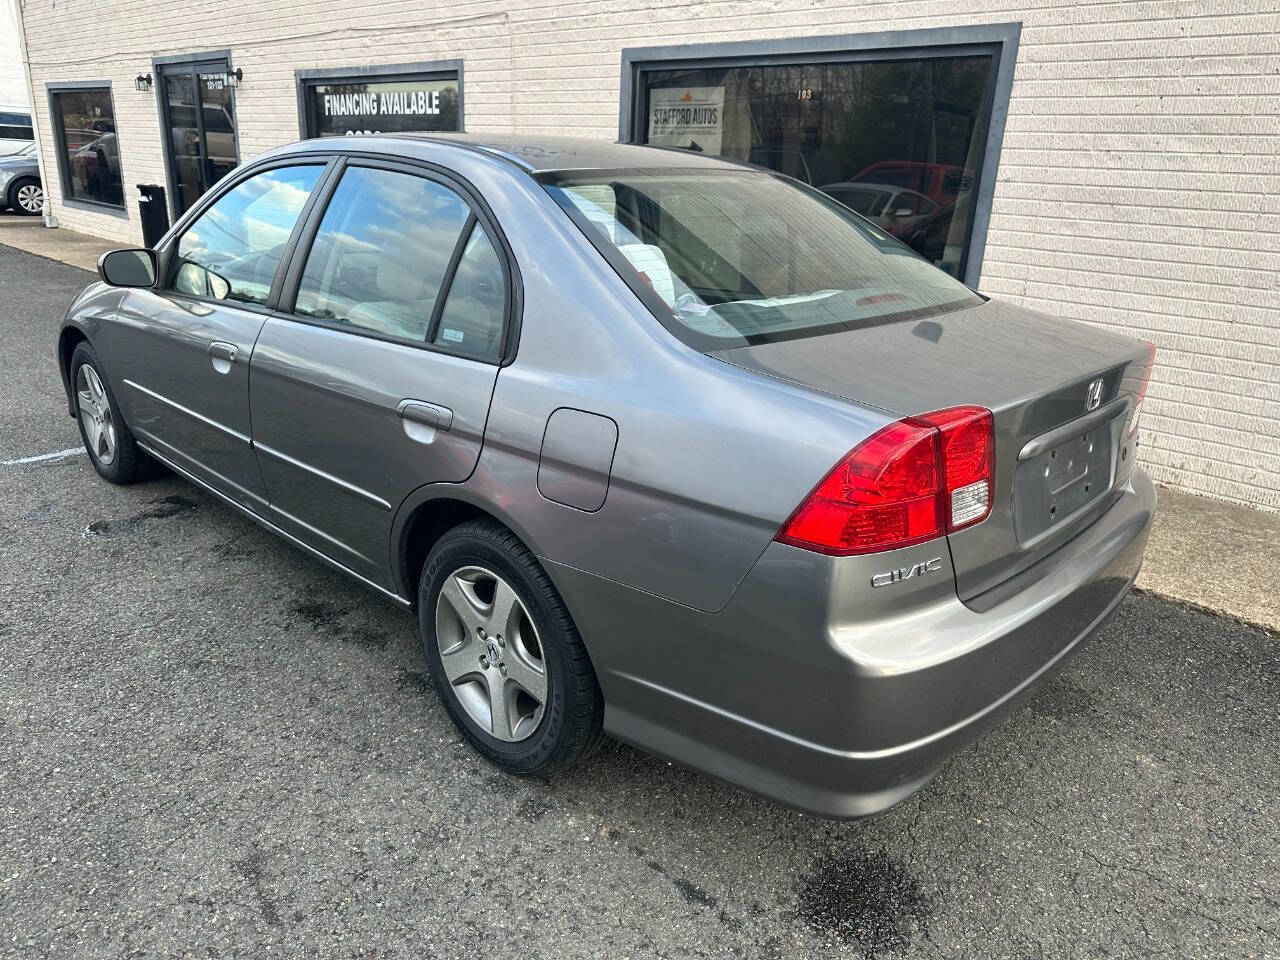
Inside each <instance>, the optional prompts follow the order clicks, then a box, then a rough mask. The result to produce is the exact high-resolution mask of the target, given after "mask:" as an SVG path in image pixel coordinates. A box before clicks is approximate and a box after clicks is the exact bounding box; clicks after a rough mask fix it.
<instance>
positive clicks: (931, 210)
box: [641, 55, 992, 276]
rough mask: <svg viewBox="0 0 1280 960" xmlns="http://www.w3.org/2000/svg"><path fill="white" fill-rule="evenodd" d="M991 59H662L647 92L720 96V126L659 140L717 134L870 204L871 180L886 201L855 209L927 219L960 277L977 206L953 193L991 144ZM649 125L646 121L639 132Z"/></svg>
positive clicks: (746, 153) (749, 156)
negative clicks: (664, 64)
mask: <svg viewBox="0 0 1280 960" xmlns="http://www.w3.org/2000/svg"><path fill="white" fill-rule="evenodd" d="M991 67H992V58H991V57H990V56H987V55H980V56H963V57H960V56H955V57H930V58H921V59H895V60H882V61H874V62H873V61H866V62H847V63H820V64H802V63H797V64H782V65H774V64H769V65H753V66H728V67H706V68H696V69H680V70H660V69H659V70H652V71H646V72H645V74H644V85H645V88H646V91H647V92H648V95H649V96H650V98H653V96H654V92H655V91H663V93H662V94H661V99H662V102H663V103H670V102H678V98H679V94H678V89H677V88H693V89H698V90H700V91H701V95H702V96H706V95H707V92H708V91H715V92H716V93H717V94H718V95H722V97H723V110H722V113H721V116H720V118H719V127H718V129H717V130H716V134H717V136H715V137H711V136H705V135H704V136H703V137H702V139H701V143H699V142H698V141H697V139H696V138H695V137H694V136H690V137H688V138H687V140H688V142H686V143H683V144H680V143H672V141H671V140H670V139H668V138H664V139H663V140H662V141H661V142H663V143H666V144H668V145H678V146H686V147H690V146H693V148H694V149H699V148H701V149H706V144H713V145H714V144H717V143H718V144H719V149H718V153H719V154H720V155H721V156H725V157H728V158H731V159H736V160H744V161H748V162H751V163H756V164H760V165H762V166H767V167H770V168H772V169H775V170H778V171H779V172H781V173H783V174H786V175H787V176H791V177H795V178H796V179H798V180H801V181H804V182H806V183H809V184H812V185H813V186H816V187H819V188H820V189H823V190H825V191H827V192H828V193H829V194H831V195H832V196H833V197H835V198H837V199H841V200H842V202H843V200H844V199H846V198H847V199H851V200H852V199H855V198H857V199H858V200H859V202H866V203H868V204H869V203H871V202H872V201H871V200H869V199H867V198H866V191H865V190H862V191H858V190H857V189H854V188H855V187H856V186H857V185H863V186H865V187H869V188H872V189H873V190H874V191H875V192H876V193H877V194H879V195H880V198H879V202H880V205H879V207H877V208H876V209H875V210H874V212H873V213H870V214H867V212H866V210H860V212H863V213H864V214H866V215H868V216H869V218H870V219H872V220H874V221H875V222H876V223H877V224H878V225H880V226H881V227H883V228H884V229H886V230H887V231H888V232H890V233H892V234H894V235H896V236H898V237H900V238H902V239H904V240H906V242H911V241H910V240H908V239H907V238H909V237H914V236H916V235H917V234H918V233H919V229H918V228H919V227H920V225H921V223H922V222H923V221H924V220H926V219H930V220H931V221H932V222H931V224H930V231H931V232H930V236H932V237H934V238H935V241H936V238H937V237H938V236H939V234H940V232H941V233H944V234H945V235H946V238H947V239H946V242H943V243H937V242H931V243H930V244H929V250H930V251H932V252H931V253H929V254H927V255H929V256H930V257H931V259H934V262H935V263H937V264H938V265H939V266H941V267H943V269H945V270H947V271H948V272H949V273H952V274H953V275H955V276H960V275H962V269H963V260H964V256H965V254H966V249H965V244H966V238H967V236H968V228H969V219H970V205H969V204H968V203H967V202H965V203H963V204H961V203H957V202H956V201H957V199H958V198H960V197H961V196H963V195H965V194H967V193H968V192H969V191H971V190H972V189H973V187H974V185H975V182H976V174H977V171H978V169H979V167H980V164H981V157H982V154H983V151H984V149H985V146H986V126H987V119H988V118H987V116H986V104H987V100H988V88H989V84H990V82H991V80H992V77H991ZM645 114H646V116H645V123H646V124H647V123H648V121H649V111H648V110H647V109H646V111H645ZM647 133H648V127H647V125H646V126H645V127H643V128H642V136H641V139H642V140H644V139H647ZM695 144H696V146H695ZM711 152H716V151H714V150H713V151H711ZM854 206H855V209H857V208H858V205H857V204H856V203H855V205H854ZM940 224H941V226H940ZM918 252H921V253H924V252H925V251H924V249H923V248H922V247H921V248H918Z"/></svg>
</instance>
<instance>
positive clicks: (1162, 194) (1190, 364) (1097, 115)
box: [24, 0, 1280, 510]
mask: <svg viewBox="0 0 1280 960" xmlns="http://www.w3.org/2000/svg"><path fill="white" fill-rule="evenodd" d="M24 8H25V22H26V30H27V38H28V46H29V51H30V56H31V60H32V64H33V66H32V69H33V73H34V75H35V76H34V79H35V82H36V89H37V101H38V102H37V104H36V109H37V111H38V112H39V114H40V117H41V119H42V120H44V121H45V123H44V126H43V132H44V144H43V147H44V149H45V150H46V151H48V152H49V155H50V156H51V155H52V141H51V139H50V136H51V135H50V134H49V132H48V124H47V111H48V104H47V100H46V99H45V98H44V95H43V90H44V84H45V83H46V82H48V81H53V80H96V79H110V80H112V81H113V83H114V85H115V104H116V113H117V119H118V129H119V133H120V138H121V143H122V146H123V149H122V162H123V166H124V180H125V183H126V185H127V188H128V190H130V191H132V185H133V184H135V183H140V182H155V183H163V182H164V168H163V160H162V156H161V150H160V130H159V125H158V121H157V116H156V102H155V95H154V94H153V93H150V94H142V93H137V92H135V91H134V89H133V77H134V76H135V75H136V74H138V73H139V72H146V71H147V70H148V69H149V63H150V60H151V57H152V56H154V55H166V54H173V53H182V52H188V51H199V50H218V49H224V48H229V49H230V50H231V52H232V58H233V61H234V64H235V65H236V66H238V67H241V68H243V69H244V72H245V81H244V84H243V85H242V87H241V88H240V90H239V92H238V93H237V100H236V106H237V110H238V121H239V135H240V149H241V154H242V156H244V157H248V156H251V155H253V154H254V153H256V152H258V151H260V150H263V149H265V148H267V147H270V146H273V145H275V144H278V143H282V142H286V141H289V140H292V139H295V138H296V137H297V107H296V100H295V93H294V80H293V71H294V70H295V69H298V68H306V67H319V66H325V67H329V66H334V65H339V64H373V63H392V62H410V61H421V60H435V59H450V58H461V59H463V60H464V61H465V84H466V122H467V128H468V129H469V130H471V131H472V132H481V133H483V132H505V131H508V130H512V129H515V130H524V131H538V132H557V133H567V134H582V135H587V136H595V137H602V138H609V139H612V138H613V137H614V136H615V135H616V131H617V122H618V77H619V56H620V52H621V50H622V48H623V47H631V46H649V45H658V44H678V43H695V42H703V41H713V40H746V39H763V38H770V37H784V36H810V35H818V34H840V33H859V32H873V31H880V30H904V29H913V28H922V27H938V26H953V25H966V24H973V23H982V22H1007V21H1011V20H1020V21H1021V22H1022V23H1023V32H1022V41H1021V46H1020V49H1019V54H1018V63H1017V68H1016V73H1015V79H1014V86H1013V93H1012V97H1011V100H1010V104H1009V119H1008V126H1007V130H1006V134H1005V140H1004V146H1003V154H1002V157H1001V163H1000V170H999V178H998V183H997V187H996V194H995V198H994V202H993V207H992V215H991V226H990V233H989V236H988V241H987V248H986V255H985V263H984V268H983V278H982V284H981V286H982V289H983V291H984V292H985V293H988V294H991V295H993V296H998V297H1002V298H1005V299H1008V300H1012V301H1015V302H1018V303H1023V304H1026V305H1028V306H1032V307H1037V308H1040V309H1043V310H1046V311H1050V312H1053V313H1057V314H1059V315H1062V316H1066V317H1071V318H1075V319H1079V320H1083V321H1086V322H1089V323H1095V324H1099V325H1105V326H1108V327H1114V328H1119V329H1122V330H1124V331H1126V332H1129V333H1133V334H1135V335H1138V336H1142V337H1145V338H1148V339H1151V340H1154V341H1155V342H1156V343H1157V344H1158V346H1159V348H1160V353H1159V358H1158V363H1157V368H1156V374H1155V377H1154V380H1153V382H1152V385H1151V389H1150V392H1149V394H1148V397H1149V399H1148V402H1147V413H1146V417H1147V419H1146V424H1145V427H1146V429H1145V432H1144V435H1145V438H1146V445H1145V447H1144V449H1143V451H1142V459H1143V461H1144V462H1145V464H1146V466H1147V469H1148V470H1149V471H1150V472H1151V474H1152V475H1153V476H1154V477H1155V479H1157V480H1158V481H1160V482H1163V483H1166V484H1169V485H1171V486H1176V487H1180V488H1182V489H1185V490H1190V491H1193V492H1196V493H1201V494H1206V495H1209V496H1214V497H1220V498H1223V499H1227V500H1232V501H1236V502H1240V503H1247V504H1253V505H1256V506H1261V507H1263V508H1266V509H1270V510H1280V0H1130V2H1114V3H1076V2H1071V0H1021V2H1018V0H864V2H856V0H849V2H828V0H728V2H716V3H708V2H702V3H698V2H681V0H576V2H572V3H569V2H564V3H539V2H536V0H511V2H507V3H503V2H497V0H476V2H449V0H442V2H439V3H435V4H431V5H427V4H424V3H422V2H420V0H373V2H369V3H366V4H360V5H358V6H353V5H351V4H350V3H349V2H346V0H291V2H287V0H252V2H242V3H237V2H232V0H218V2H199V3H192V2H190V0H60V2H58V3H57V4H53V3H50V2H48V0H40V2H37V0H25V2H24ZM50 194H51V195H52V197H53V199H54V201H55V207H54V209H55V213H56V215H57V216H58V219H59V220H60V222H62V223H63V224H65V225H66V226H68V227H74V228H76V229H80V230H85V231H89V232H92V233H98V234H102V235H104V236H110V237H115V238H119V239H120V240H125V241H132V240H136V239H138V237H139V231H138V226H137V212H136V202H135V201H134V199H133V198H132V197H131V198H130V201H129V203H130V218H129V219H124V218H115V217H110V216H104V215H101V214H97V213H92V212H86V211H83V210H76V209H72V208H69V207H64V206H62V205H61V204H58V203H57V201H58V199H59V196H58V186H57V184H51V185H50Z"/></svg>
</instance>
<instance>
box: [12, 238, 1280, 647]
mask: <svg viewBox="0 0 1280 960" xmlns="http://www.w3.org/2000/svg"><path fill="white" fill-rule="evenodd" d="M0 244H4V245H7V246H11V247H16V248H17V249H19V250H24V251H26V252H27V253H34V254H36V255H37V256H41V257H46V258H47V259H50V260H56V261H61V262H62V263H67V264H70V265H71V266H75V267H80V268H81V269H83V270H90V271H92V270H95V269H96V266H97V262H98V257H99V256H101V255H102V254H103V253H104V252H106V251H107V250H111V249H114V248H115V247H118V246H120V244H118V243H113V242H110V241H107V240H102V239H101V238H99V237H91V236H88V235H86V234H81V233H75V232H73V231H71V230H64V229H58V230H45V229H40V221H38V220H35V219H34V218H32V219H24V218H16V217H8V216H4V217H0ZM1136 586H1137V589H1139V590H1141V591H1143V592H1146V593H1150V594H1154V595H1155V596H1158V597H1163V598H1165V599H1167V600H1173V601H1175V602H1177V603H1181V604H1184V605H1186V606H1189V607H1193V608H1195V609H1198V610H1203V611H1206V612H1208V613H1212V614H1217V615H1219V616H1226V617H1230V618H1231V619H1233V620H1238V621H1240V622H1242V623H1247V624H1251V625H1254V626H1259V627H1262V628H1263V629H1265V630H1268V631H1269V632H1271V633H1273V634H1276V635H1280V514H1274V513H1264V512H1262V511H1261V510H1254V509H1251V508H1249V507H1242V506H1239V505H1238V504H1231V503H1224V502H1220V501H1217V500H1208V499H1205V498H1204V497H1197V496H1193V495H1192V494H1189V493H1182V492H1180V491H1177V490H1170V489H1167V488H1164V487H1162V488H1160V501H1159V505H1158V506H1157V508H1156V521H1155V524H1154V526H1153V527H1152V530H1151V539H1150V541H1149V542H1148V545H1147V557H1146V562H1145V564H1144V565H1143V568H1142V573H1141V574H1140V575H1139V576H1138V582H1137V584H1136Z"/></svg>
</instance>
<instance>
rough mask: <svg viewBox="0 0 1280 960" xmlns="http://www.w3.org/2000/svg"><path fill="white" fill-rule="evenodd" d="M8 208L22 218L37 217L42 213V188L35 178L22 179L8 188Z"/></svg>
mask: <svg viewBox="0 0 1280 960" xmlns="http://www.w3.org/2000/svg"><path fill="white" fill-rule="evenodd" d="M9 206H10V208H12V210H13V212H14V213H16V214H18V215H20V216H23V217H38V216H40V214H41V213H43V212H44V188H43V187H42V186H41V184H40V180H39V179H38V178H36V177H22V178H20V179H18V180H15V181H14V182H13V183H12V184H10V186H9Z"/></svg>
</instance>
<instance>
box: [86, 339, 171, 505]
mask: <svg viewBox="0 0 1280 960" xmlns="http://www.w3.org/2000/svg"><path fill="white" fill-rule="evenodd" d="M71 386H72V397H73V399H74V401H75V412H76V424H77V425H78V426H79V427H80V439H81V440H82V441H84V447H85V450H87V451H88V452H89V460H90V461H91V462H92V463H93V469H95V470H97V471H98V474H99V475H100V476H101V477H102V478H103V479H104V480H109V481H110V482H111V483H118V484H127V483H137V482H138V481H139V480H147V479H150V478H151V477H152V476H154V474H155V472H156V470H155V461H154V460H152V459H151V458H150V457H148V456H147V455H146V454H145V453H143V452H142V450H141V448H139V446H138V442H137V440H135V439H134V436H133V433H132V431H130V430H129V427H128V426H127V425H126V424H125V422H124V417H123V416H122V415H121V413H120V405H119V404H118V403H116V395H115V393H114V392H113V391H112V389H111V382H110V381H109V380H108V379H107V375H106V373H105V372H104V371H103V369H102V361H101V360H100V359H99V358H98V355H97V353H95V352H94V349H93V347H91V346H89V342H88V341H87V340H84V341H81V342H80V343H79V344H77V345H76V348H75V350H74V351H72V353H71Z"/></svg>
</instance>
